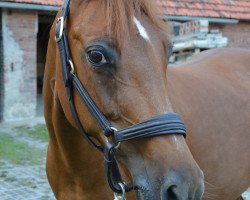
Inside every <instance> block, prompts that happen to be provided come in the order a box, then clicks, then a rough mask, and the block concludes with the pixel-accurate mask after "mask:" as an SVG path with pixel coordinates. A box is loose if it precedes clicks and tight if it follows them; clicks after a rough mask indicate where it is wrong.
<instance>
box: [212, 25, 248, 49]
mask: <svg viewBox="0 0 250 200" xmlns="http://www.w3.org/2000/svg"><path fill="white" fill-rule="evenodd" d="M209 26H210V29H219V30H221V31H222V32H223V35H224V36H225V37H227V38H228V46H229V47H241V48H246V49H250V22H242V21H241V22H239V23H238V24H210V25H209Z"/></svg>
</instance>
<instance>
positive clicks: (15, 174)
mask: <svg viewBox="0 0 250 200" xmlns="http://www.w3.org/2000/svg"><path fill="white" fill-rule="evenodd" d="M36 124H44V119H43V118H37V119H35V120H27V121H22V122H15V123H14V122H12V123H4V124H0V131H1V132H2V133H7V134H9V135H10V136H12V137H14V138H15V140H17V141H18V142H21V143H24V144H26V145H28V146H30V147H31V148H36V149H40V150H41V151H42V152H44V151H45V149H46V148H47V143H45V142H42V141H39V140H35V139H33V138H30V137H28V136H27V135H20V134H18V133H17V132H16V131H15V129H13V126H14V127H17V126H21V125H28V126H29V127H32V126H35V125H36ZM0 199H1V200H55V198H54V196H53V194H52V191H51V189H50V187H49V184H48V181H47V178H46V174H45V154H44V157H43V158H41V162H40V164H38V165H37V164H32V165H31V164H25V163H24V164H22V165H20V164H13V163H11V162H9V161H8V160H3V159H1V158H0Z"/></svg>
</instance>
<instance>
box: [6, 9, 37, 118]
mask: <svg viewBox="0 0 250 200" xmlns="http://www.w3.org/2000/svg"><path fill="white" fill-rule="evenodd" d="M37 23H38V14H37V13H36V12H32V11H23V10H22V11H19V10H3V12H2V31H3V34H2V36H3V47H4V48H3V57H4V59H3V63H4V94H5V95H4V100H3V120H4V121H10V120H17V119H23V118H32V117H34V116H35V115H36V94H37V93H36V89H37V88H36V84H37V83H36V58H37V55H36V49H37V48H36V45H37V39H36V38H37V26H38V25H37Z"/></svg>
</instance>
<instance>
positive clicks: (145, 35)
mask: <svg viewBox="0 0 250 200" xmlns="http://www.w3.org/2000/svg"><path fill="white" fill-rule="evenodd" d="M133 21H134V23H135V25H136V28H137V29H138V31H139V34H140V36H141V37H142V38H144V39H145V40H147V41H150V38H149V34H148V32H147V30H146V28H145V27H144V26H143V25H142V23H141V22H140V21H139V20H138V19H137V18H136V17H135V16H134V17H133Z"/></svg>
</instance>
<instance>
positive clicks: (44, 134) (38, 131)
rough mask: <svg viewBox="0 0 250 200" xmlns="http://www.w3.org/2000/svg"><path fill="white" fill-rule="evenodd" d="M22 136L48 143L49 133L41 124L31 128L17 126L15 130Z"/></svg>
mask: <svg viewBox="0 0 250 200" xmlns="http://www.w3.org/2000/svg"><path fill="white" fill-rule="evenodd" d="M14 130H15V131H17V132H18V134H20V135H27V136H29V137H31V138H33V139H37V140H41V141H43V142H47V141H48V131H47V128H46V126H45V125H43V124H39V125H36V126H35V127H29V126H27V125H24V126H17V127H15V128H14Z"/></svg>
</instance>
